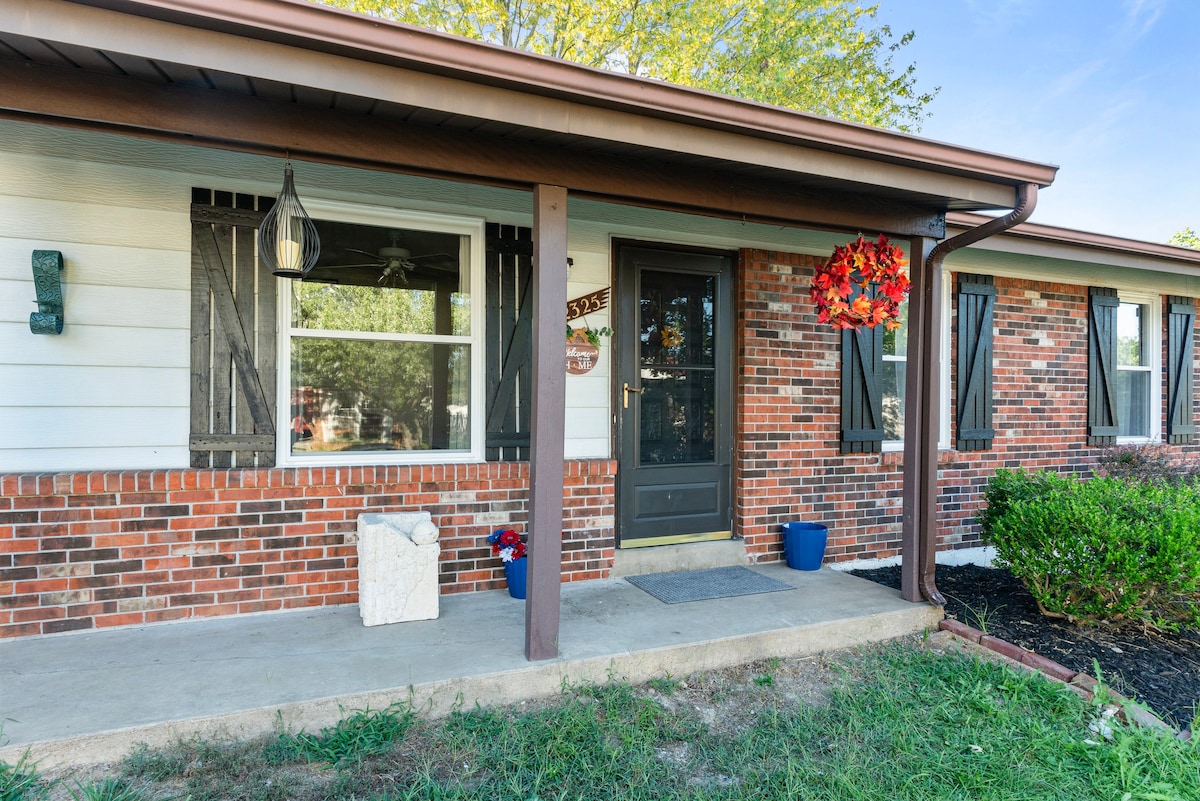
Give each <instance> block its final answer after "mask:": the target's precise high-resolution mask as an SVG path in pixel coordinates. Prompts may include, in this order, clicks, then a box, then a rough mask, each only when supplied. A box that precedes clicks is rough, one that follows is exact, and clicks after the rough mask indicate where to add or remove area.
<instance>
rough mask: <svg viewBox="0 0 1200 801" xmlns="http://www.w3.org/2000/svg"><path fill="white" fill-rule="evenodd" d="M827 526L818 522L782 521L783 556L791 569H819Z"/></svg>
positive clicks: (827, 531)
mask: <svg viewBox="0 0 1200 801" xmlns="http://www.w3.org/2000/svg"><path fill="white" fill-rule="evenodd" d="M828 538H829V528H828V527H827V526H823V525H821V524H820V523H784V524H783V558H784V560H786V561H787V566H788V567H790V568H792V569H793V570H820V569H821V562H823V561H825V542H826V540H827V539H828Z"/></svg>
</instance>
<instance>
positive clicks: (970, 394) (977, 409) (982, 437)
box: [955, 273, 996, 451]
mask: <svg viewBox="0 0 1200 801" xmlns="http://www.w3.org/2000/svg"><path fill="white" fill-rule="evenodd" d="M995 307H996V287H995V286H994V285H993V283H992V277H991V276H990V275H971V274H969V273H962V274H960V275H959V276H958V321H957V325H958V332H957V333H958V360H957V361H958V363H957V379H958V381H957V393H956V394H957V397H956V404H955V407H956V416H955V420H956V422H957V425H956V426H955V447H956V448H957V449H958V450H960V451H986V450H988V449H989V448H991V447H992V440H993V439H995V436H996V432H995V430H994V429H993V428H992V319H993V315H994V310H995Z"/></svg>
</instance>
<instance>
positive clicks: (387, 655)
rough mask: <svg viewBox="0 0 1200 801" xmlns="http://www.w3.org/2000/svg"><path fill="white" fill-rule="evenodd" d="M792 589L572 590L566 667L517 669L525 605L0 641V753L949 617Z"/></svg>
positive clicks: (753, 653)
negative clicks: (712, 594)
mask: <svg viewBox="0 0 1200 801" xmlns="http://www.w3.org/2000/svg"><path fill="white" fill-rule="evenodd" d="M754 569H755V570H758V571H759V572H761V573H763V574H766V575H769V576H772V577H774V578H777V579H780V580H782V581H785V582H787V583H789V584H792V585H793V586H795V587H796V590H795V591H790V590H789V591H784V592H772V593H764V594H759V595H747V596H741V597H737V598H724V599H718V600H710V601H695V602H691V603H683V604H673V605H669V604H664V603H662V602H661V601H658V600H657V599H655V598H654V597H652V596H650V595H648V594H647V593H645V592H643V591H642V590H639V589H637V588H636V587H634V586H633V585H631V584H629V583H628V582H627V581H625V580H624V579H609V580H605V581H590V582H582V583H578V584H568V585H564V586H563V592H562V624H561V629H560V631H561V636H562V642H561V646H560V656H559V657H558V658H556V659H553V660H547V661H545V662H528V661H526V659H525V657H524V603H523V602H522V601H517V600H514V599H511V598H509V597H508V595H507V593H506V592H489V593H476V594H472V595H459V596H444V597H443V598H442V599H441V617H440V618H439V619H438V620H430V621H420V622H413V623H397V624H393V625H389V626H376V627H372V628H366V627H364V626H363V625H362V623H361V621H360V619H359V616H358V607H357V606H343V607H332V608H322V609H312V610H302V611H295V612H282V613H274V614H264V615H256V616H243V617H237V618H216V619H212V620H200V621H188V622H181V623H167V624H161V625H155V626H143V627H133V628H125V629H116V630H110V631H99V632H93V633H87V634H79V633H74V634H65V635H58V636H50V637H39V638H25V639H19V640H10V641H5V642H3V643H0V719H2V720H4V721H5V722H4V729H3V742H4V745H3V747H0V759H3V760H6V761H8V762H10V763H12V762H15V761H16V760H17V758H19V757H20V755H21V754H22V753H23V752H24V751H25V750H26V748H28V749H29V750H30V752H31V756H32V757H33V758H34V759H37V760H39V761H40V763H41V765H42V766H43V767H54V766H57V765H61V764H68V763H74V764H86V763H93V762H104V761H110V760H116V759H119V758H121V757H122V756H124V755H125V754H126V753H127V752H128V750H129V748H130V747H131V746H132V745H133V744H135V743H138V742H145V743H148V744H150V745H164V744H168V743H170V742H173V741H175V740H176V739H178V738H181V737H183V738H186V737H190V736H192V735H193V734H197V733H198V734H201V735H203V736H206V737H220V736H252V735H258V734H264V733H269V732H271V731H273V730H275V728H276V727H278V726H280V725H283V726H288V727H291V728H292V729H293V730H296V729H299V728H301V727H303V728H306V729H308V730H310V731H312V730H316V729H319V728H322V727H324V726H328V725H331V724H333V723H334V722H336V721H337V720H338V719H339V718H340V717H342V716H344V713H343V710H351V709H362V708H366V707H368V706H369V707H370V708H372V709H377V708H382V707H386V706H387V705H388V704H390V703H392V702H394V701H403V700H406V699H410V698H411V699H412V701H413V702H414V703H415V705H416V706H417V707H418V708H420V709H422V710H424V711H425V713H426V714H431V715H437V714H444V713H446V712H448V711H449V710H451V709H453V708H454V707H455V706H456V705H465V706H467V707H470V706H473V705H474V704H475V703H476V702H478V703H481V704H485V705H488V704H501V703H506V702H511V701H518V700H523V699H527V698H535V697H540V696H547V695H552V694H554V693H555V692H557V691H558V690H559V689H560V688H561V687H562V684H563V682H564V681H566V682H588V681H604V680H606V679H608V678H610V677H613V678H623V679H628V680H630V681H633V682H640V681H644V680H646V679H648V678H652V677H654V676H662V675H664V674H668V673H669V674H670V675H672V676H682V675H687V674H688V673H691V672H693V671H696V670H703V669H711V668H718V667H724V666H728V665H732V664H739V663H742V662H748V661H753V660H755V659H760V658H765V657H770V656H796V655H802V654H806V653H816V652H819V651H825V650H831V649H835V648H843V647H847V646H851V645H855V644H859V643H863V642H869V641H877V640H883V639H888V638H892V637H896V636H900V635H902V634H906V633H910V632H919V631H921V630H923V629H925V628H936V627H937V623H938V621H939V620H940V619H941V613H940V610H938V609H936V608H934V607H931V606H929V605H927V604H909V603H906V602H904V601H902V600H901V599H900V597H899V593H897V592H896V591H895V590H892V589H888V588H886V587H882V586H880V585H878V584H874V583H872V582H869V581H865V580H863V579H859V578H855V577H853V576H849V575H846V574H843V573H838V572H835V571H832V570H828V569H826V570H820V571H815V572H801V571H795V570H790V569H788V568H787V567H785V566H783V565H766V566H758V567H755V568H754Z"/></svg>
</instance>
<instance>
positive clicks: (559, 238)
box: [525, 184, 567, 661]
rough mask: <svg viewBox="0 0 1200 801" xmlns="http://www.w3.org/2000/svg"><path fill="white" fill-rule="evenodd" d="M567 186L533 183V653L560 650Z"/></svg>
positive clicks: (529, 601) (528, 615)
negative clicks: (536, 184)
mask: <svg viewBox="0 0 1200 801" xmlns="http://www.w3.org/2000/svg"><path fill="white" fill-rule="evenodd" d="M566 271H567V190H566V189H565V188H564V187H561V186H545V185H542V184H539V185H538V186H536V187H534V190H533V286H532V288H531V289H532V294H533V372H532V374H531V378H532V386H533V387H535V389H534V391H533V398H532V399H531V400H532V406H531V409H530V411H531V418H530V447H529V529H528V531H529V585H528V592H527V593H526V595H527V598H526V601H525V658H526V659H529V660H530V661H533V660H537V659H551V658H553V657H555V656H558V622H559V604H560V597H561V584H560V582H561V573H562V568H561V567H560V565H561V562H562V516H563V467H564V462H565V459H564V456H563V454H564V453H565V450H564V442H563V440H564V429H565V419H566V397H567V395H566V392H567V368H566V346H565V340H564V339H563V331H565V330H566V328H567V275H566Z"/></svg>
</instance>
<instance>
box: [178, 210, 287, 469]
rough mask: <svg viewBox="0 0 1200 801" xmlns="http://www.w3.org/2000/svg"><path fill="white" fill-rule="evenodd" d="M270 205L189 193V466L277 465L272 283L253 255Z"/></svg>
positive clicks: (271, 277)
mask: <svg viewBox="0 0 1200 801" xmlns="http://www.w3.org/2000/svg"><path fill="white" fill-rule="evenodd" d="M274 202H275V201H274V199H273V198H269V197H255V196H254V195H243V194H236V195H235V194H234V193H231V192H214V191H212V190H209V189H193V190H192V207H191V219H192V356H191V363H192V390H191V398H192V402H191V405H192V411H191V437H190V442H189V447H190V449H191V465H192V467H254V466H258V467H269V466H271V465H274V464H275V420H274V418H275V370H276V361H277V359H276V341H275V303H276V299H275V283H276V281H275V277H274V276H272V275H271V272H270V270H269V269H267V267H266V266H265V265H264V264H262V263H261V262H260V260H259V259H258V254H257V251H256V248H255V238H256V233H257V228H258V224H259V223H260V222H262V218H263V217H264V216H265V215H266V212H267V211H269V210H270V208H271V205H272V204H273V203H274Z"/></svg>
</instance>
